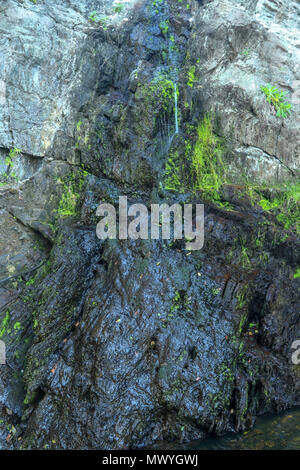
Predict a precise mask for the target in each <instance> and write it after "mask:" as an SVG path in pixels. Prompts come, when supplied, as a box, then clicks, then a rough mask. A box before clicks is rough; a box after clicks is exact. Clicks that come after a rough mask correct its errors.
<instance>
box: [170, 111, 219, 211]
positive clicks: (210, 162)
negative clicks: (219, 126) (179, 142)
mask: <svg viewBox="0 0 300 470" xmlns="http://www.w3.org/2000/svg"><path fill="white" fill-rule="evenodd" d="M190 130H191V131H192V132H193V134H194V136H195V137H194V144H193V141H191V140H186V141H185V151H184V159H183V158H182V156H181V155H179V151H176V152H175V153H173V154H172V153H171V154H170V155H169V157H168V160H167V163H166V171H165V187H166V189H169V190H175V191H178V192H182V193H184V192H187V191H193V192H196V191H201V192H202V193H203V195H204V197H205V198H206V199H209V200H212V201H214V202H216V203H218V204H219V205H223V204H222V202H221V198H220V194H219V190H220V187H221V185H222V184H223V183H225V181H226V180H225V177H226V169H225V165H224V163H223V158H222V157H223V154H224V151H225V144H224V140H223V139H222V138H221V137H219V136H217V135H216V133H215V132H214V129H213V124H212V119H211V116H209V115H206V116H205V117H204V119H203V120H202V121H201V122H200V123H199V124H198V126H197V127H196V129H194V128H193V129H190Z"/></svg>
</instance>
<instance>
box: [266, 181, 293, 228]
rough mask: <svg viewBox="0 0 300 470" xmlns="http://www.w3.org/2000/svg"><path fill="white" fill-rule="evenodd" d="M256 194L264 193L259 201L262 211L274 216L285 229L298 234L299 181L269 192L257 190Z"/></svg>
mask: <svg viewBox="0 0 300 470" xmlns="http://www.w3.org/2000/svg"><path fill="white" fill-rule="evenodd" d="M257 192H258V193H261V194H262V193H264V197H263V198H262V199H260V201H259V205H260V206H261V208H262V209H263V210H264V211H267V212H271V213H272V214H274V215H275V217H276V219H277V221H278V222H279V223H280V224H282V225H283V227H284V228H285V229H288V230H292V231H295V232H296V233H297V234H300V181H297V182H295V183H285V184H282V185H279V186H277V188H273V191H271V192H270V191H263V189H260V188H257Z"/></svg>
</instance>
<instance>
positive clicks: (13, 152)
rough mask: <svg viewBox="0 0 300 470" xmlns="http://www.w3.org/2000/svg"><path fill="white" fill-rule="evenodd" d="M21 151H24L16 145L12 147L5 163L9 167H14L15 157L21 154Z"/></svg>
mask: <svg viewBox="0 0 300 470" xmlns="http://www.w3.org/2000/svg"><path fill="white" fill-rule="evenodd" d="M21 152H22V150H21V149H18V148H17V147H14V148H12V149H10V151H9V154H8V155H7V157H6V158H5V164H6V165H7V166H8V167H12V166H13V160H14V158H16V157H17V156H18V155H20V153H21Z"/></svg>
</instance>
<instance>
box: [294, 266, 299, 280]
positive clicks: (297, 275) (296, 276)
mask: <svg viewBox="0 0 300 470" xmlns="http://www.w3.org/2000/svg"><path fill="white" fill-rule="evenodd" d="M299 277H300V268H297V270H296V272H295V274H294V279H299Z"/></svg>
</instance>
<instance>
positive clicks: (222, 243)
mask: <svg viewBox="0 0 300 470" xmlns="http://www.w3.org/2000/svg"><path fill="white" fill-rule="evenodd" d="M187 3H188V6H187ZM156 4H157V5H156ZM114 8H115V7H114V5H112V2H111V1H106V0H94V1H93V0H82V1H80V2H77V1H75V0H74V1H73V0H56V1H52V0H47V1H44V0H37V2H36V4H34V3H33V2H30V1H29V0H19V1H17V0H7V1H5V2H2V3H1V5H0V173H1V174H0V178H1V177H2V178H3V179H0V181H1V183H0V184H1V186H0V213H1V233H0V339H1V340H3V341H5V344H6V348H7V365H5V366H0V449H6V448H10V449H19V448H21V449H33V448H34V449H47V448H51V449H124V448H133V447H136V448H142V447H145V446H146V447H151V446H154V445H156V444H157V443H158V442H159V441H166V440H168V441H179V440H180V441H181V442H190V441H192V440H195V439H202V438H205V437H207V436H208V435H212V434H215V435H219V434H222V433H223V432H226V431H228V430H235V431H238V430H242V429H246V428H247V427H249V426H252V425H253V424H254V422H255V418H256V417H257V416H258V415H261V414H263V413H266V412H273V413H274V412H279V411H281V410H283V409H286V408H288V407H291V406H293V405H296V404H299V400H300V387H299V378H300V371H299V366H295V365H293V364H292V363H291V345H292V342H293V341H294V340H295V339H297V338H299V337H300V323H299V307H300V305H299V279H296V278H294V273H295V272H296V269H297V268H298V267H299V265H300V263H299V238H298V237H297V234H296V233H295V231H293V230H285V229H284V227H283V226H282V225H280V224H279V223H278V222H277V221H276V220H275V219H274V218H273V217H272V215H271V214H270V213H265V212H263V210H262V208H261V207H260V206H259V205H258V204H256V203H255V201H254V203H253V201H252V200H251V201H250V199H249V197H248V196H246V195H245V194H244V193H243V192H242V191H241V189H240V188H241V184H242V183H243V182H244V181H245V180H247V181H252V182H253V183H262V184H266V185H269V186H270V187H271V185H272V184H278V183H283V182H294V181H296V179H297V176H298V175H299V157H300V155H299V154H300V137H299V128H300V114H299V111H300V93H299V89H300V36H299V28H300V5H299V2H297V1H287V0H281V1H271V0H269V1H265V0H263V1H260V0H244V1H242V0H232V1H227V0H211V1H206V0H202V1H196V0H191V1H189V2H186V1H185V0H183V1H182V2H178V1H175V0H169V1H167V0H163V2H153V1H152V0H151V1H147V0H144V1H142V0H140V1H133V0H130V1H128V2H124V8H123V9H122V10H121V11H115V9H114ZM93 11H94V12H97V15H98V18H100V20H99V21H98V22H97V21H96V22H93V21H91V20H89V15H90V13H91V12H93ZM166 24H167V26H168V35H169V36H168V37H172V40H170V39H169V40H168V39H167V34H166V32H164V27H165V28H166ZM170 35H171V36H170ZM170 41H171V43H172V44H175V45H176V47H173V48H172V44H170ZM166 64H167V65H168V66H171V68H173V69H174V70H175V68H177V69H178V70H179V72H178V76H176V74H174V75H172V80H173V81H175V80H176V81H177V85H178V88H179V97H178V107H179V118H180V130H181V132H180V134H179V135H178V136H176V137H175V138H174V139H173V140H172V139H171V138H170V137H171V136H172V135H173V134H174V109H173V101H172V104H171V105H170V104H168V106H166V102H165V100H164V99H163V97H162V96H155V93H154V91H153V80H154V79H155V78H157V77H160V76H161V73H162V71H164V70H165V68H166ZM191 67H192V70H193V83H192V86H191V84H188V79H187V76H188V74H189V71H190V70H191ZM266 83H271V84H272V85H275V86H277V87H278V88H280V89H282V90H285V91H288V92H289V95H288V100H289V102H291V103H293V111H292V114H291V115H290V116H289V117H288V118H287V119H285V120H283V119H278V118H277V117H276V116H275V115H274V113H273V111H272V107H271V106H270V105H269V104H268V103H267V102H266V99H265V96H264V95H263V93H262V92H261V90H260V86H261V85H264V84H266ZM172 100H173V97H172ZM207 112H210V113H211V114H212V115H213V116H215V117H216V120H217V122H218V129H219V132H220V135H222V136H224V138H226V140H228V142H230V146H229V147H230V151H229V152H228V154H226V159H227V162H226V163H227V165H228V167H229V171H230V177H231V180H232V183H234V184H232V185H227V186H225V187H223V188H222V197H223V200H224V201H227V202H229V203H230V204H231V207H232V210H230V211H228V210H225V209H224V208H220V207H217V206H216V205H215V204H213V203H211V202H209V201H206V202H205V244H204V248H203V250H200V251H196V252H192V253H188V252H187V251H186V250H185V249H184V248H185V244H184V242H183V241H182V242H181V241H177V242H175V243H169V242H166V241H162V240H159V241H152V242H151V241H148V240H143V241H142V240H137V241H118V240H107V241H100V240H98V239H97V237H96V230H95V227H96V223H97V220H98V219H97V217H96V209H97V207H98V205H99V204H100V203H101V202H109V203H112V204H117V203H118V198H119V196H120V195H127V196H128V199H129V202H130V203H132V202H142V203H144V204H146V205H147V206H148V207H150V204H151V203H158V202H159V203H162V202H170V196H169V195H168V193H167V191H165V190H164V188H163V184H162V181H163V174H164V168H165V164H166V160H167V157H168V152H169V150H170V148H171V149H172V148H175V149H177V151H178V152H179V153H180V151H181V149H182V141H183V139H189V126H192V125H194V126H195V125H196V124H197V123H198V122H199V120H200V119H201V118H202V117H203V116H204V114H205V113H207ZM12 148H18V149H20V150H21V153H20V155H18V156H17V157H15V158H14V162H13V168H11V167H10V166H9V165H8V163H7V155H8V153H9V151H10V149H12ZM182 158H184V154H182ZM12 171H13V172H14V173H15V174H12ZM5 175H6V176H7V175H8V177H7V178H6V179H4V176H5ZM172 197H174V196H172ZM178 197H179V196H178ZM178 200H179V199H178ZM180 200H181V202H185V201H186V202H193V203H196V202H197V203H201V202H203V201H202V199H201V195H198V196H196V195H191V194H183V195H181V196H180ZM173 202H174V201H173Z"/></svg>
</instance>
